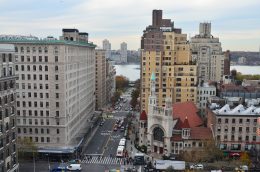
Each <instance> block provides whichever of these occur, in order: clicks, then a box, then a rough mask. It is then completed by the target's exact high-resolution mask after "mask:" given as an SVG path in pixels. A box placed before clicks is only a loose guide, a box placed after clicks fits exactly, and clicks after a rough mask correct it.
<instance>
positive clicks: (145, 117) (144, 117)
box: [140, 110, 147, 121]
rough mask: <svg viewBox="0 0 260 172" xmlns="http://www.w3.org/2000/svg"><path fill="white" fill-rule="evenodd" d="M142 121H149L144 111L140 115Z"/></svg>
mask: <svg viewBox="0 0 260 172" xmlns="http://www.w3.org/2000/svg"><path fill="white" fill-rule="evenodd" d="M140 120H141V121H147V115H146V112H145V111H144V110H143V112H142V113H141V115H140Z"/></svg>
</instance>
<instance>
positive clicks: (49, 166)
mask: <svg viewBox="0 0 260 172" xmlns="http://www.w3.org/2000/svg"><path fill="white" fill-rule="evenodd" d="M46 156H48V168H49V171H50V170H51V165H50V157H49V154H46Z"/></svg>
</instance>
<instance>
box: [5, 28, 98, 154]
mask: <svg viewBox="0 0 260 172" xmlns="http://www.w3.org/2000/svg"><path fill="white" fill-rule="evenodd" d="M62 31H63V35H62V36H61V37H60V39H59V40H57V39H55V38H52V37H48V38H46V39H38V38H36V37H26V36H12V35H10V36H2V37H1V38H0V44H3V43H12V44H14V45H15V60H16V61H15V64H16V65H15V70H16V75H17V76H18V80H17V82H16V88H17V104H16V106H17V131H18V139H24V138H27V139H30V140H31V141H32V142H34V143H35V144H36V145H37V146H38V151H39V152H41V153H49V152H53V151H55V152H58V153H73V152H74V151H75V149H76V148H77V145H78V144H79V143H80V140H81V139H82V137H83V136H82V134H83V132H82V131H84V130H83V128H84V127H86V126H88V125H89V123H88V121H90V119H91V118H92V116H93V113H94V110H95V54H94V51H95V50H94V49H95V45H94V44H93V43H90V42H88V34H87V33H85V32H79V31H78V30H77V29H63V30H62Z"/></svg>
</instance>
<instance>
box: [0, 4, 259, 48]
mask: <svg viewBox="0 0 260 172" xmlns="http://www.w3.org/2000/svg"><path fill="white" fill-rule="evenodd" d="M0 6H1V12H0V14H1V15H0V23H1V27H0V34H19V35H30V34H31V35H33V36H37V37H40V38H45V37H47V36H50V35H51V36H54V37H56V38H59V36H60V35H61V34H62V33H61V32H62V28H77V29H79V30H80V31H81V32H88V33H89V40H90V41H92V42H94V43H95V44H97V45H98V46H100V47H102V41H103V40H104V39H108V40H109V42H110V43H111V45H112V47H111V48H112V49H120V43H122V42H126V43H127V47H128V49H129V50H137V49H138V48H139V47H140V40H141V36H142V34H143V30H144V29H145V28H146V26H148V25H151V23H152V10H153V9H161V10H163V18H168V19H172V20H173V21H174V23H175V27H177V28H181V29H182V31H183V33H186V34H187V35H188V37H192V36H194V35H195V34H198V32H199V23H200V22H204V21H207V22H211V24H212V27H211V30H212V34H213V36H215V37H219V38H220V42H221V43H222V48H223V50H227V49H229V50H231V51H232V50H233V51H234V50H235V51H259V45H260V21H259V18H260V11H259V7H260V1H259V0H250V1H245V0H228V1H226V0H194V1H190V0H175V1H172V0H161V1H157V0H109V1H108V0H44V1H38V0H20V1H15V0H0Z"/></svg>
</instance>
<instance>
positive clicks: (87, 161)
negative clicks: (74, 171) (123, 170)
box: [82, 156, 124, 165]
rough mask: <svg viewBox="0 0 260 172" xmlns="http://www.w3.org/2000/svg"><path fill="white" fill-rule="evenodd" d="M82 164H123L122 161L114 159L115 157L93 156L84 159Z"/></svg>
mask: <svg viewBox="0 0 260 172" xmlns="http://www.w3.org/2000/svg"><path fill="white" fill-rule="evenodd" d="M82 163H85V164H113V165H122V164H124V159H122V158H115V157H102V158H100V157H98V156H93V157H92V158H84V159H83V160H82Z"/></svg>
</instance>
